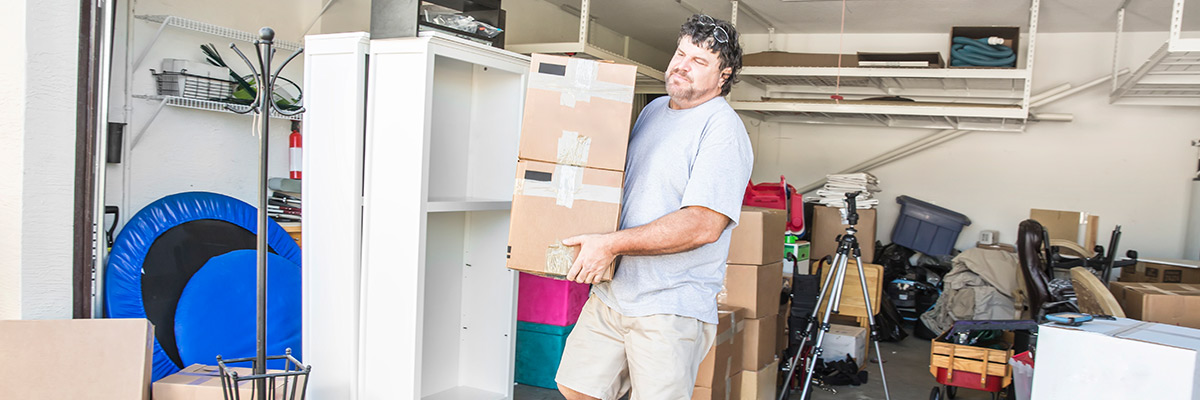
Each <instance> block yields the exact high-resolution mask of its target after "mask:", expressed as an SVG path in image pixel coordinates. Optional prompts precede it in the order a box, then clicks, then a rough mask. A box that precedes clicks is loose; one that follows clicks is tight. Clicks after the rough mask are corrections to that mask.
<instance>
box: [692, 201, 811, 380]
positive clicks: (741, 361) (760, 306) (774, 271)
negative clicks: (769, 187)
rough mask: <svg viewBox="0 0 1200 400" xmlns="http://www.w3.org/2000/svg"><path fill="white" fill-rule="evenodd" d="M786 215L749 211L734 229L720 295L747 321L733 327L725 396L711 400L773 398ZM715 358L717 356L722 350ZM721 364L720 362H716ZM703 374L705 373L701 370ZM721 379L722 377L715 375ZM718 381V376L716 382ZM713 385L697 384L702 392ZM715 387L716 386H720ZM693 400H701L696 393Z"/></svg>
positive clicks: (719, 298)
mask: <svg viewBox="0 0 1200 400" xmlns="http://www.w3.org/2000/svg"><path fill="white" fill-rule="evenodd" d="M786 224H787V215H786V214H785V212H784V211H783V210H772V209H765V208H754V207H745V208H743V209H742V213H741V216H740V217H739V223H738V226H737V227H736V228H734V230H733V234H732V240H731V242H730V245H729V264H728V266H727V267H726V270H725V290H724V291H722V292H721V294H719V295H718V296H717V302H718V303H719V304H721V305H722V306H723V307H726V308H730V309H741V312H742V313H743V315H744V318H742V319H739V320H738V321H736V323H735V324H734V327H733V334H732V335H731V336H733V337H734V338H733V340H732V345H733V348H734V349H733V350H731V351H732V352H733V353H734V355H733V356H732V357H730V358H731V360H730V364H731V368H730V369H729V371H727V373H728V374H729V376H728V378H727V379H728V382H729V384H727V385H726V387H727V388H729V391H728V392H727V393H720V392H717V391H715V390H714V391H712V392H711V393H712V397H711V398H713V399H741V400H755V399H770V398H773V397H774V394H775V381H776V375H777V374H776V373H775V371H776V370H778V368H779V358H778V357H777V355H778V354H779V351H780V350H782V348H781V344H783V342H782V341H781V340H780V336H781V335H782V334H783V332H782V329H783V328H781V327H780V325H781V323H780V319H781V311H783V307H781V306H782V305H781V304H780V299H781V293H782V291H783V262H782V258H783V252H784V249H783V247H784V246H783V244H784V243H783V242H784V236H783V233H784V229H785V226H786ZM713 353H717V354H718V355H719V353H720V348H719V346H714V349H713ZM718 359H719V357H718ZM702 370H703V369H702ZM717 376H719V375H717ZM715 378H716V377H714V380H715ZM706 384H709V382H707V381H703V382H702V381H701V380H699V379H698V380H697V384H696V386H697V387H698V388H700V387H705V386H704V385H706ZM719 384H720V382H715V383H713V384H712V386H717V385H719ZM696 393H697V395H693V396H692V398H693V399H699V398H701V397H700V395H699V394H707V393H709V392H707V391H698V392H696Z"/></svg>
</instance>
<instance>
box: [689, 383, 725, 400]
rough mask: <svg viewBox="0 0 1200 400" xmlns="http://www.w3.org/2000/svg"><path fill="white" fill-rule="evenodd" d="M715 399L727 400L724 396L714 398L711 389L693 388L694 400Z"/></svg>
mask: <svg viewBox="0 0 1200 400" xmlns="http://www.w3.org/2000/svg"><path fill="white" fill-rule="evenodd" d="M715 399H726V397H724V396H720V397H713V390H712V389H711V388H706V387H699V386H697V387H693V388H692V400H715Z"/></svg>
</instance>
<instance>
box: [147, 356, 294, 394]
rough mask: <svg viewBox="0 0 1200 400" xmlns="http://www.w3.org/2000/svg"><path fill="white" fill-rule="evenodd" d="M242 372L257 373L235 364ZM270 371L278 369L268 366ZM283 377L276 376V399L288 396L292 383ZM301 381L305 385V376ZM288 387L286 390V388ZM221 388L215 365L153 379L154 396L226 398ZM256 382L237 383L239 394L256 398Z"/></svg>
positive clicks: (239, 372) (246, 374)
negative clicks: (156, 379)
mask: <svg viewBox="0 0 1200 400" xmlns="http://www.w3.org/2000/svg"><path fill="white" fill-rule="evenodd" d="M233 370H234V371H237V373H238V375H239V376H248V375H251V374H253V373H254V371H253V370H251V369H250V368H234V369H233ZM267 372H279V371H278V370H268V371H267ZM286 383H287V382H285V381H284V379H276V381H275V396H274V397H271V398H272V399H273V400H283V399H287V398H288V397H287V396H286V395H287V394H289V393H290V391H291V385H288V387H286V388H285V387H284V385H285V384H286ZM299 384H301V385H303V384H304V381H303V378H300V382H299ZM285 389H286V390H287V391H286V392H285ZM221 390H222V388H221V370H220V369H219V368H218V367H217V366H215V365H201V364H192V365H190V366H188V367H187V368H184V369H183V370H180V371H179V372H176V373H174V374H171V375H168V376H167V377H165V378H162V379H159V380H158V381H156V382H154V400H223V399H224V398H225V396H224V395H223V394H222V391H221ZM254 393H255V389H254V383H253V382H250V381H242V382H241V383H240V384H239V385H238V395H239V396H241V398H242V399H253V398H254V396H255V394H254Z"/></svg>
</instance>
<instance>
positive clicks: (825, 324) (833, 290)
mask: <svg viewBox="0 0 1200 400" xmlns="http://www.w3.org/2000/svg"><path fill="white" fill-rule="evenodd" d="M846 257H848V255H846V254H843V253H841V252H839V253H838V254H837V255H835V256H834V258H833V260H834V264H835V265H837V267H835V268H834V269H833V270H831V271H829V273H830V274H831V276H832V274H837V277H836V278H834V283H833V286H832V287H830V288H829V290H830V292H829V293H830V298H829V302H828V303H826V304H825V312H824V313H823V314H822V315H823V316H822V318H821V329H819V330H818V331H817V339H816V340H815V341H814V342H813V352H812V355H811V356H810V357H809V358H808V362H807V363H805V368H804V371H805V373H804V375H801V379H803V381H802V383H801V386H800V387H801V388H802V390H801V391H800V398H801V399H807V398H808V390H809V389H811V387H812V378H813V374H814V373H813V371H814V370H815V369H816V367H817V358H820V356H821V344H822V343H824V342H825V333H826V332H829V317H830V315H832V314H833V308H834V307H835V305H836V304H837V303H836V302H835V301H834V300H833V299H835V298H841V295H842V293H841V292H842V282H843V280H844V278H845V276H846ZM822 300H824V299H817V305H818V306H819V305H820V304H821V301H822Z"/></svg>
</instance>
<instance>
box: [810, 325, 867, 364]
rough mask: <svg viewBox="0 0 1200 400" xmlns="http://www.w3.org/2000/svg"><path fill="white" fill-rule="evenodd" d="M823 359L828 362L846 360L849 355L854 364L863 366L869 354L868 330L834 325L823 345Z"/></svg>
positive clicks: (827, 333)
mask: <svg viewBox="0 0 1200 400" xmlns="http://www.w3.org/2000/svg"><path fill="white" fill-rule="evenodd" d="M821 348H823V349H824V350H823V351H822V353H821V358H822V359H824V360H826V361H838V360H845V359H846V355H847V354H849V355H850V356H851V357H854V362H855V363H858V365H863V360H864V357H865V356H866V354H867V329H866V328H863V327H859V326H850V325H839V324H833V325H830V326H829V332H826V333H825V339H824V341H823V342H822V343H821Z"/></svg>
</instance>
